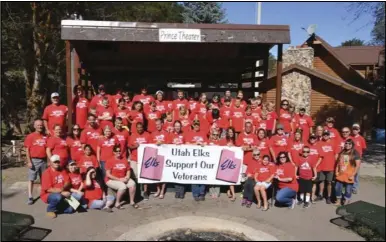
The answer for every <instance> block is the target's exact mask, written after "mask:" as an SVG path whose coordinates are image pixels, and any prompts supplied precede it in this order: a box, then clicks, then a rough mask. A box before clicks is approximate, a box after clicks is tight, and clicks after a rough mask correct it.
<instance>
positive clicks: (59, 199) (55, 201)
mask: <svg viewBox="0 0 386 242" xmlns="http://www.w3.org/2000/svg"><path fill="white" fill-rule="evenodd" d="M47 203H48V206H47V212H54V213H66V214H70V213H73V212H74V209H73V208H72V207H71V206H70V205H69V204H68V203H67V202H66V201H64V197H63V196H62V194H60V193H50V195H48V199H47Z"/></svg>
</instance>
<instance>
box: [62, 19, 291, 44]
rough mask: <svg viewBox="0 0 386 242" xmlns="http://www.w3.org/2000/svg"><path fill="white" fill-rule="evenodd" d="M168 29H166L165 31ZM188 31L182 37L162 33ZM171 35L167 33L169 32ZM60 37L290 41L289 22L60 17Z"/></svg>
mask: <svg viewBox="0 0 386 242" xmlns="http://www.w3.org/2000/svg"><path fill="white" fill-rule="evenodd" d="M168 31H169V32H168ZM178 31H180V32H181V33H184V34H186V35H189V34H190V35H191V36H192V38H188V39H186V40H185V41H184V39H183V40H182V41H181V40H180V41H178V40H175V39H173V38H169V39H168V38H163V37H162V36H161V34H162V33H166V32H168V33H172V34H178V33H179V32H178ZM169 37H170V36H169ZM61 38H62V39H63V40H86V41H87V40H89V41H140V42H197V43H261V44H289V43H290V42H291V41H290V28H289V26H288V25H252V24H249V25H244V24H243V25H242V24H180V23H140V22H111V21H86V20H62V23H61Z"/></svg>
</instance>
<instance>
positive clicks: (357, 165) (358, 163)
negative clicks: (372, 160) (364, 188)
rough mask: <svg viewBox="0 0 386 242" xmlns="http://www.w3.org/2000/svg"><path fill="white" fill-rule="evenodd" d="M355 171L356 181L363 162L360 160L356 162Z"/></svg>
mask: <svg viewBox="0 0 386 242" xmlns="http://www.w3.org/2000/svg"><path fill="white" fill-rule="evenodd" d="M355 164H356V166H355V170H354V174H353V179H354V176H355V175H356V174H357V173H358V170H359V168H360V167H361V161H360V160H359V159H358V160H355Z"/></svg>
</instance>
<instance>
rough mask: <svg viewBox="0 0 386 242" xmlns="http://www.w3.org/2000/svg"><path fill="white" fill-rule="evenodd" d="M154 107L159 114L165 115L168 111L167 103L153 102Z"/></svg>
mask: <svg viewBox="0 0 386 242" xmlns="http://www.w3.org/2000/svg"><path fill="white" fill-rule="evenodd" d="M155 103H156V106H155V109H156V110H157V111H158V112H160V113H161V114H163V113H166V112H167V111H169V107H168V102H167V101H158V100H156V101H155Z"/></svg>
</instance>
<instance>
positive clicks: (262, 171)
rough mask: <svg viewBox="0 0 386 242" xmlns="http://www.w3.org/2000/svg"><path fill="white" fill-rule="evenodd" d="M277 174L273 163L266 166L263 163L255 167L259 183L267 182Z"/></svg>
mask: <svg viewBox="0 0 386 242" xmlns="http://www.w3.org/2000/svg"><path fill="white" fill-rule="evenodd" d="M275 172H276V166H275V165H274V164H273V163H271V162H270V163H268V164H267V165H264V164H263V162H259V163H258V164H257V166H256V167H255V173H257V174H258V176H257V180H258V181H259V182H265V181H266V180H267V179H268V178H270V177H271V176H272V175H273V174H275Z"/></svg>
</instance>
